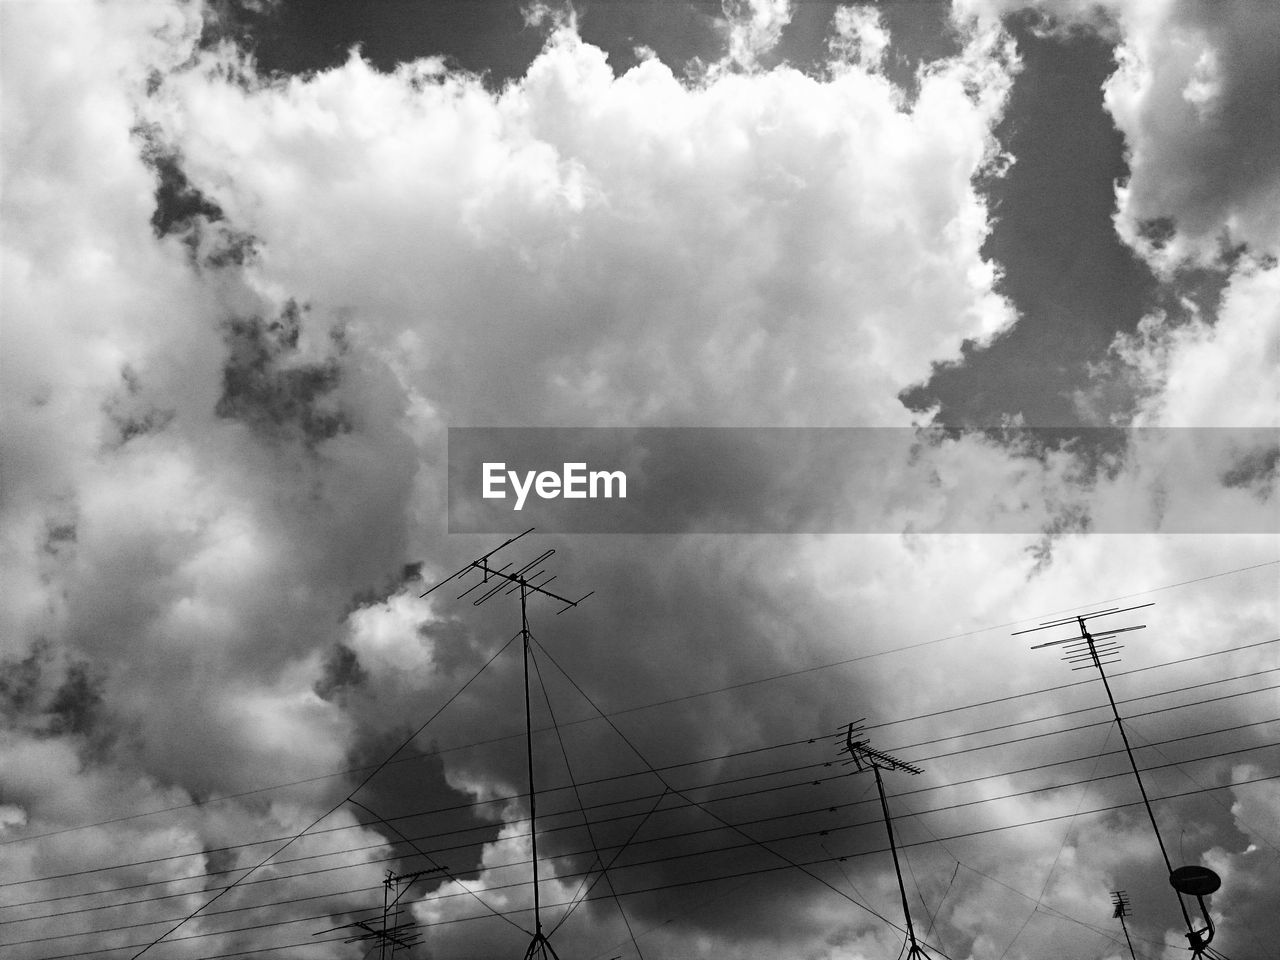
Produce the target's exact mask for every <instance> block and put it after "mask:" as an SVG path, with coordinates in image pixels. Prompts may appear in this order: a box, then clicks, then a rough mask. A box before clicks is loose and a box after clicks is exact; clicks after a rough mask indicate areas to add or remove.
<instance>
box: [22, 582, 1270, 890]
mask: <svg viewBox="0 0 1280 960" xmlns="http://www.w3.org/2000/svg"><path fill="white" fill-rule="evenodd" d="M1277 564H1280V560H1267V561H1263V562H1261V563H1255V564H1250V565H1248V566H1243V567H1235V568H1233V569H1231V570H1223V571H1220V572H1218V573H1211V574H1205V575H1204V576H1200V577H1192V578H1190V579H1188V580H1179V581H1177V582H1175V583H1168V584H1163V585H1161V586H1158V587H1151V588H1149V589H1147V590H1140V591H1138V592H1136V593H1129V594H1123V595H1121V596H1117V597H1108V598H1105V599H1102V600H1095V601H1091V602H1089V603H1082V604H1075V605H1073V606H1071V607H1062V608H1059V609H1057V610H1050V611H1046V612H1044V613H1041V614H1037V615H1035V616H1033V617H1023V618H1021V619H1018V620H1010V621H1007V622H1005V623H999V624H993V625H990V626H985V627H979V628H976V629H973V630H967V631H964V632H962V633H953V634H949V635H947V636H944V637H937V638H934V639H932V640H925V641H921V642H919V643H912V644H904V645H903V646H899V647H893V648H890V649H886V650H878V651H874V652H871V653H866V654H860V655H858V656H856V657H848V658H845V659H843V660H835V661H831V662H829V663H822V664H816V665H814V666H811V667H802V668H800V669H798V670H788V671H785V672H781V673H774V674H769V675H767V676H763V677H757V678H755V679H753V680H745V681H741V682H739V683H733V684H728V685H725V686H722V687H716V688H714V689H710V690H703V691H699V692H697V693H690V694H684V695H681V696H677V697H668V698H666V699H663V700H656V701H652V702H650V703H645V704H639V705H636V706H632V707H624V708H622V709H619V710H614V711H610V712H609V713H607V714H606V716H609V717H618V716H624V715H626V714H628V713H636V712H640V711H643V710H652V709H656V708H658V707H664V706H670V705H672V704H675V703H682V702H685V701H688V700H696V699H700V698H702V697H709V696H714V695H716V694H719V693H728V692H731V691H733V690H739V689H743V688H745V687H750V686H756V685H759V684H764V683H772V682H774V681H777V680H785V679H789V678H791V677H797V676H802V675H805V674H809V673H816V672H819V671H822V670H830V669H834V668H836V667H842V666H848V665H849V664H853V663H858V662H861V661H863V660H867V659H871V658H876V657H883V656H889V655H891V654H894V653H904V652H909V651H912V650H917V649H920V648H921V647H927V646H932V645H934V644H939V643H945V642H948V641H951V640H960V639H963V638H965V637H971V636H976V635H977V634H981V633H989V632H992V631H995V630H1003V629H1005V628H1007V627H1011V626H1016V625H1018V624H1020V623H1028V622H1030V621H1032V620H1035V619H1038V618H1039V617H1046V616H1053V615H1055V614H1058V613H1064V612H1066V611H1069V610H1078V609H1081V608H1082V607H1096V606H1099V605H1101V604H1104V603H1114V602H1117V601H1122V600H1129V599H1133V598H1134V597H1141V596H1147V595H1148V594H1152V593H1160V592H1163V591H1166V590H1173V589H1177V588H1179V587H1185V586H1190V585H1191V584H1195V583H1203V582H1206V581H1209V580H1217V579H1221V578H1222V577H1228V576H1234V575H1236V574H1239V573H1247V572H1249V571H1252V570H1257V569H1260V568H1262V567H1269V566H1275V565H1277ZM509 642H510V641H508V643H509ZM1276 642H1280V640H1264V641H1261V642H1259V643H1253V644H1246V645H1243V646H1239V647H1230V648H1227V649H1224V650H1221V651H1213V652H1211V653H1208V654H1201V655H1199V656H1193V657H1185V658H1182V659H1179V660H1171V661H1167V662H1166V663H1161V664H1155V665H1153V666H1148V667H1141V668H1138V669H1137V670H1128V671H1122V672H1119V673H1116V674H1115V676H1125V675H1127V674H1131V673H1137V672H1140V671H1142V670H1150V669H1154V668H1155V667H1162V666H1169V665H1173V664H1178V663H1187V662H1190V661H1192V660H1196V659H1202V658H1204V657H1209V656H1218V655H1220V654H1224V653H1232V652H1235V651H1237V650H1245V649H1249V648H1251V647H1257V646H1263V645H1265V644H1269V643H1276ZM1088 682H1089V681H1077V682H1076V683H1069V684H1060V685H1058V686H1054V687H1048V688H1045V689H1044V690H1037V691H1030V692H1027V693H1020V694H1013V695H1011V696H1009V697H1001V698H996V699H994V700H988V701H983V702H982V703H980V704H968V705H961V706H957V707H951V708H947V709H945V710H942V711H935V712H933V713H927V714H921V715H920V716H918V717H907V718H904V719H903V720H900V721H894V722H895V723H905V722H908V721H909V720H914V719H923V718H925V717H930V716H937V715H939V714H940V713H947V712H953V711H956V710H967V709H971V708H972V707H974V706H984V705H988V704H992V703H1000V702H1005V701H1007V700H1011V699H1017V698H1019V697H1027V696H1036V695H1038V694H1041V693H1048V692H1051V691H1054V690H1062V689H1066V688H1067V687H1071V686H1079V685H1083V684H1085V683H1088ZM597 719H598V718H597V717H596V716H595V715H592V716H590V717H587V718H584V719H581V720H570V721H567V722H565V723H562V724H561V726H564V727H567V726H573V725H576V724H579V723H591V722H594V721H595V720H597ZM878 726H880V725H873V726H870V727H868V729H869V730H873V729H877V728H878ZM520 735H521V734H516V733H513V734H508V735H506V736H503V737H496V738H492V739H489V740H483V741H479V742H477V743H475V744H464V745H461V746H457V747H449V748H446V749H444V750H436V751H431V752H429V753H423V754H421V755H420V756H423V757H427V756H438V755H440V754H443V753H447V752H450V751H452V750H464V749H470V748H471V747H474V746H481V745H487V744H492V743H498V742H501V741H503V740H508V739H512V738H514V737H517V736H520ZM393 756H394V754H393ZM417 759H418V757H412V758H405V759H401V760H395V761H389V762H395V763H406V762H412V761H414V760H417ZM387 763H388V761H384V763H382V764H373V765H368V766H360V767H349V768H347V769H344V770H337V771H332V772H330V773H324V774H318V775H316V776H314V777H304V778H302V779H299V780H290V781H287V782H283V783H277V784H271V785H268V786H265V787H258V788H256V789H253V790H243V791H239V792H237V793H231V794H223V795H220V796H216V797H208V798H204V799H202V800H200V801H198V802H195V801H193V802H191V803H182V804H175V805H173V806H169V807H162V808H160V809H157V810H148V811H145V812H143V813H135V814H130V815H128V816H124V817H112V818H110V819H107V820H98V821H94V822H92V823H84V824H79V825H77V826H74V827H63V828H61V829H58V830H48V831H45V832H43V833H35V834H28V835H26V836H22V837H10V838H8V839H5V840H0V846H6V845H8V844H13V843H26V842H29V841H31V840H40V839H43V838H45V837H54V836H59V835H61V834H64V833H73V832H75V831H77V830H89V829H92V828H94V827H101V826H108V825H110V824H116V823H125V822H128V821H130V820H138V819H142V818H145V817H152V816H159V815H160V814H164V813H173V812H176V811H179V810H188V809H191V808H192V807H205V808H207V807H208V806H209V805H211V804H214V803H220V802H222V801H225V800H236V799H241V798H243V797H248V796H254V795H257V794H259V793H265V792H269V791H272V790H283V789H287V788H288V787H295V786H302V785H305V784H308V783H317V782H319V781H321V780H327V779H333V778H337V777H344V776H347V775H349V774H353V773H363V772H365V771H367V770H370V769H374V770H375V772H376V770H377V769H381V768H382V767H383V766H385V765H387ZM4 885H5V884H0V886H4Z"/></svg>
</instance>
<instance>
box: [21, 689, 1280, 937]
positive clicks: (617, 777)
mask: <svg viewBox="0 0 1280 960" xmlns="http://www.w3.org/2000/svg"><path fill="white" fill-rule="evenodd" d="M1241 676H1242V677H1250V676H1253V675H1252V674H1246V675H1241ZM1196 686H1200V685H1196ZM1275 688H1276V687H1275V686H1272V687H1265V688H1262V689H1261V690H1247V691H1240V692H1237V693H1234V694H1231V695H1230V696H1229V698H1237V697H1244V696H1249V695H1252V694H1254V693H1259V692H1266V691H1268V690H1271V689H1275ZM1182 689H1192V688H1179V690H1173V691H1164V692H1162V693H1160V694H1151V695H1144V696H1143V697H1138V698H1134V700H1141V699H1149V698H1150V697H1152V696H1159V695H1164V694H1165V693H1173V692H1180V690H1182ZM1222 699H1227V698H1213V700H1199V701H1192V702H1189V703H1184V704H1177V705H1173V706H1170V707H1164V708H1160V709H1157V710H1152V711H1148V712H1146V713H1135V714H1133V718H1134V719H1138V718H1142V717H1146V716H1153V715H1157V714H1161V713H1166V712H1169V711H1171V710H1179V709H1188V708H1192V707H1196V706H1201V705H1204V704H1206V703H1210V702H1217V701H1220V700H1222ZM1123 702H1126V703H1127V702H1129V701H1123ZM1089 709H1101V708H1089ZM1076 712H1079V711H1067V712H1065V713H1063V714H1054V715H1050V716H1048V717H1037V718H1031V719H1029V720H1026V721H1022V722H1021V723H1019V724H1016V725H1014V726H1020V725H1023V724H1030V723H1038V722H1042V721H1044V720H1046V719H1053V718H1056V717H1061V716H1068V715H1071V714H1074V713H1076ZM1107 722H1109V721H1099V722H1095V723H1088V724H1082V725H1077V726H1074V727H1067V728H1062V729H1058V730H1051V731H1044V732H1041V733H1036V734H1032V735H1030V736H1026V737H1018V738H1011V739H1006V740H1002V741H998V742H993V743H989V744H982V745H979V746H976V747H967V748H960V749H956V750H952V751H945V752H941V753H936V754H933V755H930V756H927V757H923V758H921V759H920V762H929V761H934V760H938V759H943V758H946V757H952V756H958V755H962V754H965V753H971V752H975V751H978V750H986V749H994V748H997V747H1004V746H1010V745H1013V744H1016V743H1021V742H1027V741H1030V740H1034V739H1040V738H1044V737H1050V736H1056V735H1061V734H1068V733H1075V732H1079V731H1081V730H1086V729H1090V728H1093V727H1097V726H1100V725H1105V724H1106V723H1107ZM1268 722H1273V721H1271V720H1264V721H1259V722H1258V723H1268ZM1255 725H1257V724H1238V725H1233V726H1228V727H1225V728H1219V729H1214V730H1208V731H1201V732H1198V733H1195V734H1191V735H1189V736H1187V737H1178V738H1174V739H1172V740H1166V741H1161V742H1160V744H1159V745H1168V744H1170V743H1174V742H1179V741H1181V740H1185V739H1190V738H1194V737H1202V736H1211V735H1215V734H1219V733H1226V732H1234V731H1237V730H1239V729H1243V728H1245V727H1249V726H1255ZM880 726H884V725H880ZM979 732H986V731H979ZM964 736H966V734H956V735H953V736H952V737H947V738H943V739H944V740H949V739H962V738H963V737H964ZM813 742H814V738H804V739H799V740H793V741H786V742H783V743H780V744H772V745H768V746H765V747H756V748H751V749H748V750H742V751H733V752H730V753H725V754H719V755H716V756H712V757H705V758H699V759H697V760H692V761H682V762H679V763H673V764H667V765H663V766H661V767H658V768H656V769H658V770H661V771H668V772H669V771H672V770H676V769H681V768H686V767H694V766H699V765H703V764H707V763H715V762H721V761H723V760H726V759H733V758H740V757H744V756H749V755H754V754H760V753H764V752H767V751H772V750H777V749H784V748H791V747H795V746H798V745H802V744H809V743H813ZM937 742H940V741H937V740H930V741H920V742H917V743H908V744H902V745H899V746H897V747H895V748H893V749H894V750H895V751H897V752H903V751H910V750H914V749H916V748H918V747H920V746H927V745H930V744H933V743H937ZM1110 753H1111V754H1115V753H1118V751H1111V752H1110ZM1106 755H1110V754H1107V753H1103V754H1092V755H1088V756H1084V757H1075V758H1070V759H1068V760H1063V761H1054V762H1052V763H1043V764H1037V765H1035V766H1032V767H1024V768H1021V769H1017V770H1012V771H999V772H996V773H992V774H987V775H984V776H982V777H977V778H970V779H968V780H964V781H956V782H953V783H951V784H948V785H947V786H958V785H960V784H964V783H972V782H977V781H980V780H984V779H992V778H996V777H1003V776H1010V775H1014V774H1016V773H1023V772H1029V771H1031V770H1036V769H1043V768H1045V767H1047V766H1054V765H1059V764H1063V763H1070V762H1079V761H1084V760H1090V759H1095V758H1096V757H1099V756H1106ZM822 765H823V764H822V763H821V762H818V763H814V764H805V765H800V766H795V767H789V768H783V769H781V770H769V771H765V772H763V773H755V774H750V775H748V776H745V777H731V778H725V779H722V780H716V781H711V782H709V783H704V784H698V785H695V786H693V787H689V788H686V789H687V790H704V789H710V788H713V787H715V786H719V785H728V784H732V783H737V782H742V781H746V780H752V779H762V778H766V777H773V776H778V775H780V774H782V773H788V772H800V771H804V770H809V769H813V768H820V767H821V766H822ZM648 773H649V771H648V770H642V771H634V772H629V773H624V774H617V775H614V776H610V777H603V778H599V779H595V780H588V781H584V782H583V783H582V784H581V786H595V785H601V784H606V783H617V782H620V781H623V780H627V779H632V778H634V777H637V776H645V775H647V774H648ZM786 788H787V786H783V787H770V788H766V791H764V792H768V791H772V790H776V789H786ZM564 789H567V788H566V787H552V788H547V790H546V792H547V793H551V792H553V791H557V790H564ZM922 789H923V790H926V791H927V790H933V789H940V788H935V787H926V788H922ZM911 792H912V793H917V792H921V791H919V790H916V791H911ZM521 796H523V795H522V794H513V795H509V796H502V797H498V798H494V799H493V800H490V801H485V802H486V803H490V804H498V803H507V802H510V801H512V800H518V799H519V798H520V797H521ZM733 796H737V795H733ZM638 799H641V800H643V799H645V798H644V797H640V798H638ZM715 799H717V798H709V799H708V801H707V802H713V801H714V800H715ZM625 802H628V801H627V800H621V801H619V800H611V801H607V802H605V803H602V804H597V805H593V806H592V807H590V808H589V809H596V808H598V807H603V806H611V805H617V804H619V803H625ZM471 806H472V805H471V804H459V805H454V806H448V807H441V808H431V809H425V810H421V811H413V812H410V813H407V814H404V815H401V816H399V817H395V818H392V820H393V821H394V820H405V819H411V818H418V817H422V816H429V815H432V814H440V813H447V812H451V811H455V810H461V809H467V808H469V807H471ZM553 815H555V814H553ZM513 822H518V821H513ZM359 826H360V825H354V826H350V825H349V826H342V827H332V828H326V829H325V830H320V831H313V833H312V835H313V836H320V835H323V834H326V833H335V832H340V831H344V830H351V829H357V828H359ZM470 829H472V830H481V829H489V827H488V825H481V826H478V827H475V828H470ZM456 832H457V831H450V832H449V834H445V835H451V834H452V833H456ZM433 838H434V837H428V838H418V839H420V840H421V839H433ZM281 839H282V838H270V839H268V840H264V841H254V842H251V843H246V844H238V845H233V846H229V847H222V848H215V849H212V850H205V851H200V852H193V853H190V854H174V855H170V856H168V857H158V858H150V859H147V860H141V861H132V862H129V863H124V864H116V865H111V866H106V867H96V868H90V869H88V870H81V871H73V872H69V873H64V874H54V875H48V876H43V877H38V878H30V879H27V880H22V881H10V882H9V884H7V885H16V884H24V883H34V882H44V881H49V880H56V879H67V878H71V877H77V876H85V875H89V874H95V873H101V872H104V871H110V870H116V869H125V868H128V867H135V866H145V865H151V864H155V863H162V862H170V861H174V860H180V859H184V858H189V857H191V856H203V855H207V854H209V853H219V852H229V851H231V850H235V849H246V848H250V847H253V846H259V845H262V844H264V843H274V842H279V841H280V840H281ZM379 845H380V844H371V845H365V846H362V847H357V848H350V850H352V851H354V850H363V849H370V848H373V847H377V846H379ZM344 852H350V851H347V850H340V851H333V852H327V853H323V854H315V855H310V856H308V857H303V858H296V859H294V860H284V861H278V863H280V864H282V865H283V864H288V863H294V862H299V861H302V860H308V859H316V858H321V857H330V856H338V855H341V854H342V853H344ZM238 869H243V868H232V869H229V870H225V871H215V872H213V873H204V874H197V875H191V876H187V877H182V878H178V880H175V881H148V882H146V883H142V884H136V885H132V886H133V887H135V888H136V887H147V886H154V885H156V884H157V883H171V882H181V881H182V880H190V879H196V878H198V877H202V876H212V875H216V874H217V873H219V872H221V873H233V872H236V871H237V870H238ZM129 888H130V887H118V888H111V890H108V891H93V892H90V893H83V894H68V895H63V896H62V897H58V898H44V899H40V900H31V901H23V902H21V903H14V904H10V905H7V906H8V907H10V908H11V907H17V906H24V905H32V904H37V903H44V902H50V901H52V900H55V899H68V898H74V897H81V896H92V895H95V894H98V893H107V892H114V891H116V890H122V889H129ZM7 922H13V921H0V924H3V923H7Z"/></svg>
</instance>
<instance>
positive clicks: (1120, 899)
mask: <svg viewBox="0 0 1280 960" xmlns="http://www.w3.org/2000/svg"><path fill="white" fill-rule="evenodd" d="M1111 902H1112V903H1113V904H1114V905H1115V908H1116V909H1115V912H1114V913H1112V914H1111V917H1112V919H1113V920H1119V921H1120V929H1121V930H1123V931H1124V942H1125V943H1127V944H1128V945H1129V956H1130V957H1133V960H1137V954H1135V953H1134V952H1133V941H1132V940H1130V939H1129V926H1128V924H1126V923H1125V922H1124V918H1125V917H1127V916H1128V915H1129V898H1128V897H1127V896H1125V892H1124V891H1123V890H1113V891H1111Z"/></svg>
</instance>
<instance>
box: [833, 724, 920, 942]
mask: <svg viewBox="0 0 1280 960" xmlns="http://www.w3.org/2000/svg"><path fill="white" fill-rule="evenodd" d="M864 723H866V718H863V719H862V720H859V721H858V722H857V724H856V725H854V724H852V723H851V724H849V728H848V730H847V731H846V732H845V736H844V746H843V747H841V748H840V752H841V753H847V754H849V757H850V759H848V760H846V761H845V763H846V764H850V763H852V764H855V765H856V766H857V768H858V769H859V770H866V769H868V768H869V769H870V770H871V771H872V772H873V773H874V774H875V777H876V790H877V791H878V792H879V793H880V809H881V810H883V811H884V828H885V830H886V832H887V833H888V834H889V850H890V851H891V852H892V853H893V870H894V872H895V873H896V874H897V875H898V894H899V895H900V896H901V897H902V915H903V917H904V918H905V919H906V921H907V942H908V944H909V948H908V950H907V957H906V960H911V958H912V957H923V958H925V960H932V958H930V957H929V954H928V953H926V952H925V949H924V947H922V946H920V941H919V940H917V939H916V930H915V927H914V926H913V925H912V923H911V907H910V906H908V904H907V888H906V885H905V884H904V883H903V882H902V866H901V865H900V864H899V863H898V846H897V843H896V842H895V841H894V838H893V818H892V817H891V816H890V815H889V801H888V800H887V799H886V798H885V795H884V778H883V777H881V776H880V771H881V770H905V771H907V772H908V773H910V774H912V775H913V776H914V775H915V774H918V773H921V772H922V771H921V770H920V768H919V767H917V766H914V765H912V764H910V763H907V762H906V761H905V760H899V759H898V758H897V757H891V756H889V754H887V753H883V752H881V751H879V750H877V749H875V748H874V747H873V746H871V741H870V740H865V739H863V740H854V738H853V737H854V734H860V733H861V732H862V725H863V724H864Z"/></svg>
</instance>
